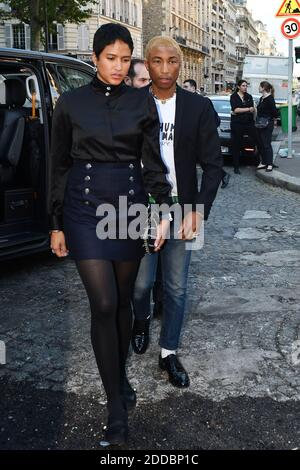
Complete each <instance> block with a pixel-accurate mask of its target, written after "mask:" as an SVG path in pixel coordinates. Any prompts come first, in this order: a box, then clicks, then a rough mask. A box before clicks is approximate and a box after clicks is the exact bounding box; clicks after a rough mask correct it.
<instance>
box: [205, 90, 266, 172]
mask: <svg viewBox="0 0 300 470" xmlns="http://www.w3.org/2000/svg"><path fill="white" fill-rule="evenodd" d="M208 98H209V99H210V100H211V101H212V104H213V105H214V108H215V110H216V112H217V113H218V115H219V118H220V120H221V124H220V126H219V127H218V132H219V137H220V140H221V151H222V155H223V156H224V157H231V156H232V143H231V130H230V118H231V106H230V96H228V95H211V96H208ZM243 138H244V141H243V148H242V151H241V156H242V158H245V159H247V161H249V162H250V163H253V164H255V165H257V163H259V158H258V155H257V149H256V146H255V142H253V140H252V139H251V137H250V136H248V135H247V134H245V135H244V136H243Z"/></svg>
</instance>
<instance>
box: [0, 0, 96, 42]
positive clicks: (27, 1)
mask: <svg viewBox="0 0 300 470" xmlns="http://www.w3.org/2000/svg"><path fill="white" fill-rule="evenodd" d="M98 2H99V0H98V1H96V0H80V1H78V0H6V1H4V2H1V3H2V4H4V7H3V8H0V19H1V20H5V19H9V18H17V19H18V20H20V22H24V23H26V24H30V30H31V49H33V50H39V49H40V43H41V41H42V42H45V29H46V28H45V26H46V13H47V23H48V25H49V32H55V31H56V26H55V24H54V23H53V22H54V21H55V22H56V23H60V24H65V23H66V22H71V23H77V24H78V23H82V22H83V21H85V20H86V19H87V18H89V17H90V16H91V13H92V11H91V9H90V8H89V7H90V6H91V4H97V3H98ZM5 7H6V8H5ZM7 7H9V8H7ZM8 10H10V11H8Z"/></svg>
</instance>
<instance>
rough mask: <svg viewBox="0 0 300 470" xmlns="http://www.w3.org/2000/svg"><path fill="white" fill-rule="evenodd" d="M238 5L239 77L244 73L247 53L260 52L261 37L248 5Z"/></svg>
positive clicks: (254, 53) (255, 53)
mask: <svg viewBox="0 0 300 470" xmlns="http://www.w3.org/2000/svg"><path fill="white" fill-rule="evenodd" d="M236 7H237V46H236V48H237V59H238V77H239V78H241V77H242V74H243V65H244V59H245V56H246V55H247V54H253V55H257V54H258V53H259V38H258V31H257V29H256V24H255V21H254V19H253V17H252V15H251V13H250V12H249V10H248V9H247V7H246V6H243V5H242V6H240V5H238V4H237V5H236Z"/></svg>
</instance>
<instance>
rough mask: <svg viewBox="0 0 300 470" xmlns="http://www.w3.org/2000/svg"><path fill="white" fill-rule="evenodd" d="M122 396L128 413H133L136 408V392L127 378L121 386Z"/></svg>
mask: <svg viewBox="0 0 300 470" xmlns="http://www.w3.org/2000/svg"><path fill="white" fill-rule="evenodd" d="M121 396H122V398H123V402H124V405H125V406H126V409H127V411H132V410H133V409H134V408H135V406H136V390H135V389H134V388H132V386H131V385H130V383H129V382H128V379H127V377H126V376H125V378H124V380H123V384H122V385H121Z"/></svg>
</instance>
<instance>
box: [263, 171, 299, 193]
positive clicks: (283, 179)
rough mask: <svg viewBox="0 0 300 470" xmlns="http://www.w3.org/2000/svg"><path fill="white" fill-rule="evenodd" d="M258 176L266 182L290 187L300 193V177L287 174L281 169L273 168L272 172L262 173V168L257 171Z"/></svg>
mask: <svg viewBox="0 0 300 470" xmlns="http://www.w3.org/2000/svg"><path fill="white" fill-rule="evenodd" d="M256 176H257V178H259V179H260V180H263V181H264V182H265V183H269V184H272V185H273V186H279V187H280V188H284V189H288V190H289V191H293V192H295V193H299V194H300V178H296V177H295V176H290V175H287V174H286V173H282V172H281V171H277V170H273V171H272V174H271V175H270V174H266V173H262V172H261V170H258V171H256Z"/></svg>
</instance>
